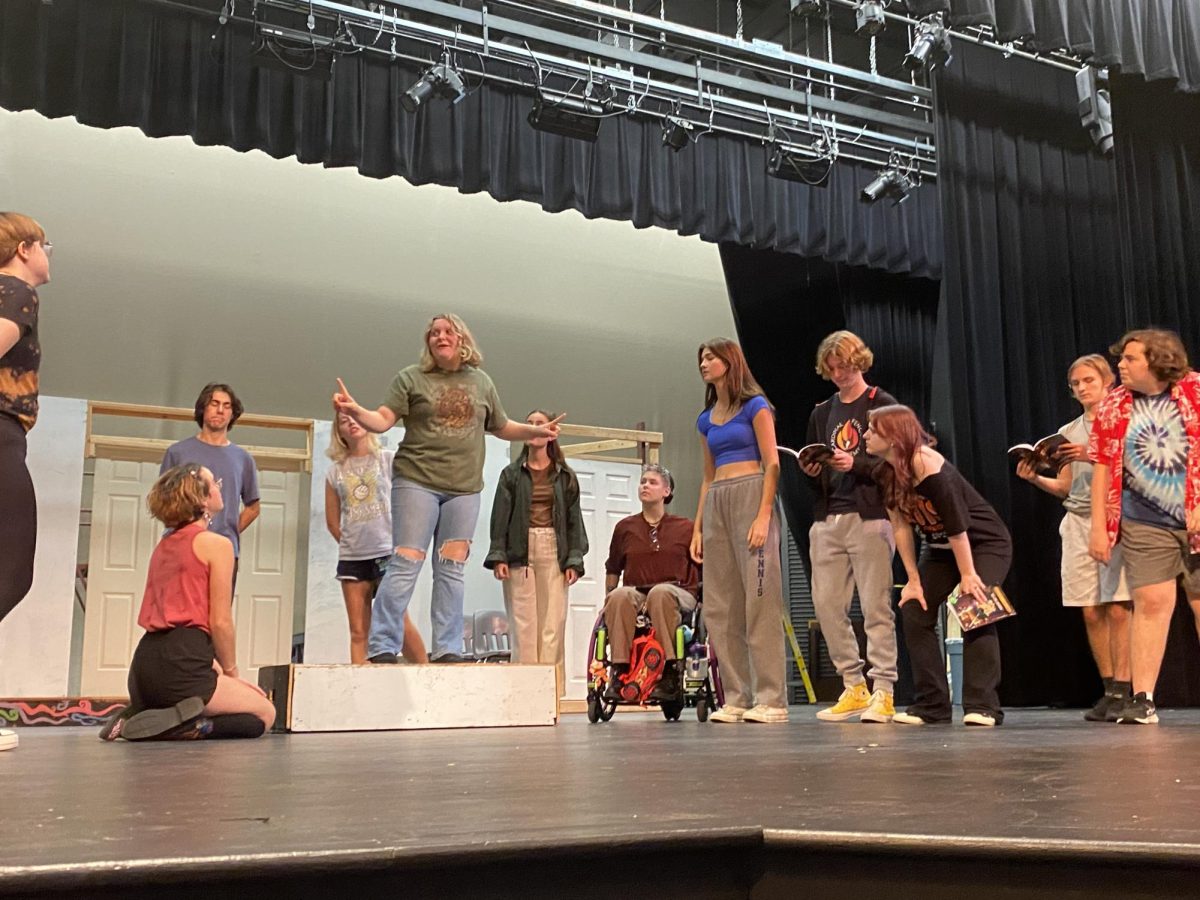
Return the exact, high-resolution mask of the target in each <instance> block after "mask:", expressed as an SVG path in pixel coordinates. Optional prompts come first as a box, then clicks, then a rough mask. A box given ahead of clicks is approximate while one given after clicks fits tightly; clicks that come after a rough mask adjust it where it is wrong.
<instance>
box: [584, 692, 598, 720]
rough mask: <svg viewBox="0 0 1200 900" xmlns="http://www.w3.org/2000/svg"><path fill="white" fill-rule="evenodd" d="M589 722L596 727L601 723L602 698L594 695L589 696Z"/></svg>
mask: <svg viewBox="0 0 1200 900" xmlns="http://www.w3.org/2000/svg"><path fill="white" fill-rule="evenodd" d="M587 703H588V710H587V712H588V721H589V722H591V723H592V724H593V725H595V724H596V723H597V722H599V721H600V698H599V697H597V696H596V695H595V694H594V693H593V694H589V695H588V702H587Z"/></svg>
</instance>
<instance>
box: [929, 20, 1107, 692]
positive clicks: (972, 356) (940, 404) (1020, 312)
mask: <svg viewBox="0 0 1200 900" xmlns="http://www.w3.org/2000/svg"><path fill="white" fill-rule="evenodd" d="M936 90H937V106H938V127H939V131H938V147H939V151H938V152H939V158H940V162H941V178H940V182H939V187H940V190H941V195H942V203H943V217H944V227H945V235H946V270H945V275H944V279H943V282H942V285H943V291H942V305H941V311H940V315H941V316H942V317H943V318H944V321H943V322H940V323H939V324H940V325H942V326H944V333H943V340H942V342H941V343H940V345H939V348H938V354H939V358H938V360H937V366H938V369H937V371H940V372H944V373H945V378H946V380H945V382H944V383H940V384H938V385H937V386H935V390H936V391H937V392H938V393H937V395H936V396H935V399H934V410H935V415H936V416H937V418H939V419H941V420H942V421H944V422H947V423H949V425H950V427H949V428H942V429H941V437H942V438H943V447H942V449H943V450H944V451H945V452H946V454H947V456H949V457H950V458H952V459H953V460H954V462H955V463H956V464H957V465H958V467H959V468H960V469H961V470H962V472H963V473H964V474H965V475H966V477H967V478H968V479H969V480H971V481H972V482H973V483H974V484H975V485H976V487H978V488H979V490H980V492H981V493H982V494H983V495H984V496H985V497H987V498H988V500H989V501H991V502H992V503H993V504H994V505H995V507H996V509H997V510H998V511H999V512H1000V514H1001V516H1002V517H1003V518H1004V519H1005V520H1006V521H1007V522H1008V523H1009V525H1010V527H1011V530H1012V534H1013V541H1014V545H1015V548H1014V552H1015V558H1014V564H1013V569H1012V573H1011V574H1010V576H1009V579H1008V582H1007V587H1008V589H1009V591H1010V593H1011V595H1012V597H1013V600H1014V602H1015V604H1016V605H1017V607H1018V610H1019V615H1018V617H1017V618H1016V619H1015V620H1012V621H1011V622H1009V623H1004V624H1003V625H1002V626H1001V645H1002V649H1003V656H1004V659H1003V665H1004V680H1003V685H1002V694H1001V696H1002V700H1003V701H1004V703H1005V704H1009V705H1017V706H1020V705H1041V704H1083V703H1090V702H1091V701H1092V700H1094V699H1095V697H1096V696H1097V695H1098V692H1099V682H1098V680H1097V678H1096V674H1095V668H1094V666H1093V665H1092V663H1091V656H1090V653H1089V651H1088V648H1087V642H1086V636H1085V633H1084V629H1083V624H1082V621H1081V618H1080V614H1079V612H1078V611H1077V610H1064V609H1063V608H1062V606H1061V598H1060V588H1061V585H1060V578H1059V568H1058V567H1059V546H1060V543H1059V537H1058V534H1057V525H1058V522H1059V520H1060V519H1061V517H1062V509H1061V507H1060V505H1059V504H1058V502H1057V501H1056V500H1055V499H1054V498H1052V497H1050V496H1049V495H1048V494H1045V493H1043V492H1041V491H1038V490H1036V489H1035V488H1033V487H1032V486H1031V485H1028V484H1026V483H1025V482H1023V481H1020V480H1019V479H1018V478H1017V477H1016V476H1015V474H1013V471H1012V466H1011V465H1010V464H1009V462H1008V460H1007V457H1006V452H1005V451H1006V448H1008V447H1010V446H1012V445H1013V444H1016V443H1018V442H1021V441H1028V440H1029V439H1031V438H1034V439H1036V438H1039V437H1042V436H1043V435H1046V434H1049V433H1051V432H1052V431H1054V430H1056V429H1057V428H1058V427H1059V426H1060V425H1062V424H1063V423H1065V422H1067V421H1069V420H1070V419H1072V418H1074V417H1075V416H1077V415H1078V414H1079V407H1078V405H1077V404H1076V403H1075V402H1074V401H1073V400H1071V398H1070V395H1069V394H1068V391H1067V386H1066V370H1067V367H1068V366H1069V365H1070V363H1071V361H1072V360H1074V359H1075V358H1076V357H1078V356H1080V355H1082V354H1084V353H1091V352H1104V351H1105V350H1106V348H1107V347H1108V345H1109V344H1110V343H1111V342H1112V341H1113V340H1114V339H1116V338H1117V337H1119V336H1120V335H1121V333H1122V332H1123V331H1124V329H1125V325H1126V315H1125V310H1124V305H1123V296H1122V273H1121V265H1120V259H1121V248H1120V239H1119V224H1118V210H1117V186H1116V173H1115V166H1114V164H1113V163H1112V162H1111V161H1109V160H1105V159H1103V158H1102V157H1099V156H1097V155H1096V154H1095V153H1094V151H1093V150H1092V147H1091V143H1090V140H1089V138H1088V136H1087V134H1086V133H1085V132H1084V130H1083V129H1082V127H1081V126H1080V124H1079V119H1078V116H1077V114H1076V111H1075V102H1076V100H1075V85H1074V79H1073V77H1072V76H1071V74H1070V73H1069V72H1060V71H1058V70H1056V69H1051V68H1049V67H1046V66H1043V65H1040V64H1038V63H1035V62H1032V61H1029V60H1023V59H1019V58H1011V59H1004V58H1003V57H1001V56H1000V54H998V53H995V52H994V51H990V50H987V49H985V48H981V47H977V46H974V45H970V44H965V43H963V42H959V43H958V45H957V46H956V50H955V59H954V64H953V65H952V66H951V67H949V68H947V69H946V70H945V71H944V72H943V73H941V75H940V76H939V83H938V85H937V89H936Z"/></svg>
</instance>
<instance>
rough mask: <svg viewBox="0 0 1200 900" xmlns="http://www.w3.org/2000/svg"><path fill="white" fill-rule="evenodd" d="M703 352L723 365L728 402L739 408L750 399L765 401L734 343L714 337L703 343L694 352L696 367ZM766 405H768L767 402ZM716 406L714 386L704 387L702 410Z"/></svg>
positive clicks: (740, 349) (764, 395)
mask: <svg viewBox="0 0 1200 900" xmlns="http://www.w3.org/2000/svg"><path fill="white" fill-rule="evenodd" d="M705 350H708V351H710V352H711V353H712V355H713V356H715V357H717V359H719V360H721V362H723V363H725V368H726V372H725V386H726V388H727V389H728V393H729V399H730V400H732V401H735V402H736V403H737V405H738V406H741V405H742V404H743V403H745V402H746V401H747V400H749V399H750V398H751V397H762V398H763V399H764V400H765V399H766V396H767V395H766V394H765V393H764V392H763V389H762V388H761V387H760V386H759V384H758V382H757V381H755V380H754V376H753V375H752V374H751V373H750V366H749V365H747V364H746V357H745V355H743V353H742V348H741V347H739V346H738V345H737V343H736V342H734V341H731V340H730V339H729V338H723V337H716V338H712V339H711V340H708V341H705V342H704V343H703V344H701V345H700V349H699V350H697V351H696V365H697V366H699V365H700V361H701V360H702V359H703V358H704V351H705ZM767 403H768V405H770V401H769V400H768V401H767ZM716 404H717V388H716V385H712V384H708V385H705V386H704V408H705V409H712V408H713V407H714V406H716ZM772 409H774V407H772Z"/></svg>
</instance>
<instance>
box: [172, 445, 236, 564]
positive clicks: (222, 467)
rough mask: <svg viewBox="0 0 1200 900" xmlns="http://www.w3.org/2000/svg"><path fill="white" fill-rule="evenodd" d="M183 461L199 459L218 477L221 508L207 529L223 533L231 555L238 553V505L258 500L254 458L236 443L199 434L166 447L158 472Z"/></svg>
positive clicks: (194, 461) (189, 461)
mask: <svg viewBox="0 0 1200 900" xmlns="http://www.w3.org/2000/svg"><path fill="white" fill-rule="evenodd" d="M184 463H199V464H200V465H202V466H204V468H206V469H208V470H209V471H210V472H212V473H213V478H219V479H220V480H221V499H222V500H223V501H225V508H224V509H223V510H221V512H219V513H218V514H217V515H215V516H213V520H212V524H211V525H210V526H209V531H215V532H217V533H218V534H223V535H225V537H227V538H229V540H231V541H233V555H234V556H240V555H241V545H240V542H239V540H238V536H239V532H238V517H239V516H240V515H241V512H242V506H243V505H249V504H251V503H257V502H258V468H257V467H256V466H255V465H254V458H253V457H251V456H250V454H249V453H247V452H246V451H245V450H243V449H242V448H241V447H239V446H238V445H237V444H226V445H225V446H224V447H214V446H213V445H212V444H206V443H204V441H202V440H200V439H199V438H194V437H190V438H188V439H187V440H183V441H179V442H178V443H175V444H172V445H171V446H170V447H168V448H167V454H166V456H164V457H163V461H162V465H161V466H159V470H158V471H159V473H160V474H161V473H162V472H165V471H167V469H171V468H174V467H175V466H182V465H183V464H184Z"/></svg>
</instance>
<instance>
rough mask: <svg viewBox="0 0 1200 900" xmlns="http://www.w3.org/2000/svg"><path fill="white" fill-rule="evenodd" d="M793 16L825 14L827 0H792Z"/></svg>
mask: <svg viewBox="0 0 1200 900" xmlns="http://www.w3.org/2000/svg"><path fill="white" fill-rule="evenodd" d="M792 15H793V16H823V15H825V0H792Z"/></svg>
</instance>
